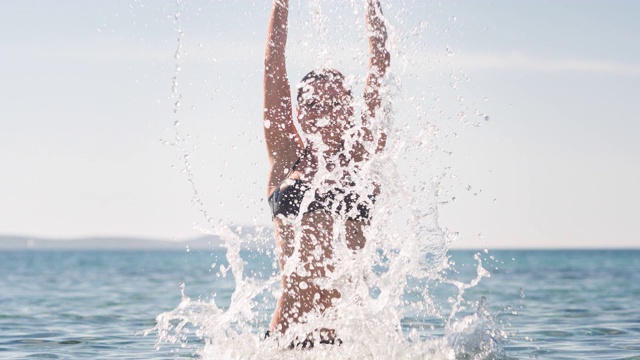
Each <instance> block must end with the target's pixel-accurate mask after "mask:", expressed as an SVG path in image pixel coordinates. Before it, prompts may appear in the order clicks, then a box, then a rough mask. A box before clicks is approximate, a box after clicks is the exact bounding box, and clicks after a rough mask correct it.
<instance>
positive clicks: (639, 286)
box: [0, 250, 640, 359]
mask: <svg viewBox="0 0 640 360" xmlns="http://www.w3.org/2000/svg"><path fill="white" fill-rule="evenodd" d="M477 253H478V252H472V251H452V252H451V257H452V259H453V260H454V261H455V262H456V264H457V268H458V270H459V272H460V273H459V275H458V276H459V277H461V278H462V277H464V278H470V277H473V276H474V275H475V267H476V262H475V261H474V260H473V256H474V255H475V254H477ZM479 254H480V257H481V259H483V260H484V263H485V266H486V268H487V269H488V270H489V271H491V277H489V278H484V279H483V280H482V281H481V282H480V283H479V284H478V286H476V287H475V288H473V289H469V290H467V291H466V292H465V294H464V298H465V302H466V301H468V302H469V306H468V309H467V311H465V312H464V313H461V314H459V315H458V316H456V318H457V319H458V320H461V321H462V322H461V323H463V324H465V325H463V327H464V328H465V329H466V331H462V332H460V333H459V334H457V335H455V336H449V337H446V336H445V334H446V330H445V328H446V322H447V319H442V318H436V317H434V318H422V319H416V318H414V317H412V316H411V315H410V311H408V314H407V316H406V317H404V318H402V319H401V324H402V331H403V332H404V333H411V331H412V329H415V331H416V332H417V334H418V335H419V337H420V338H421V339H423V340H424V341H427V342H429V341H431V342H430V343H429V344H430V346H431V347H432V348H433V350H434V353H433V354H432V356H426V358H455V357H456V356H457V357H458V358H474V357H476V355H475V354H479V353H481V352H482V350H481V347H482V345H483V344H484V345H489V346H490V347H491V349H493V350H492V354H490V355H489V357H491V356H495V357H498V358H500V357H504V358H520V359H527V358H530V357H538V358H542V359H586V358H588V359H625V358H626V359H640V340H639V339H640V306H639V303H638V298H640V251H638V250H632V251H629V250H620V251H603V250H594V251H491V252H489V253H488V254H485V253H484V252H479ZM242 255H243V256H242V257H243V258H244V259H245V260H246V261H247V266H246V268H245V270H246V272H247V274H249V273H251V272H256V271H257V272H263V271H264V270H263V269H264V268H265V267H266V268H267V269H273V268H272V259H271V258H269V257H268V256H262V255H259V256H257V257H256V255H257V253H255V252H254V253H250V252H243V254H242ZM491 256H493V257H494V259H496V261H493V260H492V259H491V258H490V257H491ZM223 258H224V254H223V252H221V251H216V252H213V253H210V252H205V253H203V252H200V251H192V252H190V253H187V252H175V251H166V252H163V251H153V252H151V251H126V252H91V251H85V252H83V251H73V252H72V251H20V252H10V251H5V252H0V274H1V275H2V279H3V280H2V282H0V294H2V295H0V358H2V359H18V358H53V359H55V358H60V359H87V358H101V359H104V358H113V359H172V358H178V357H200V356H201V355H198V354H202V352H203V351H204V349H205V340H204V339H199V338H198V337H197V336H196V335H195V334H194V333H191V334H190V335H188V336H187V338H188V339H187V340H188V342H187V343H186V344H185V345H184V347H182V346H180V345H178V346H176V345H173V344H168V343H162V344H160V347H159V350H156V349H155V346H156V340H157V338H156V336H155V335H153V334H151V335H148V336H143V335H142V334H143V332H144V331H145V330H147V329H150V328H153V327H154V326H155V324H156V321H155V318H156V316H157V315H158V313H159V312H162V311H164V310H166V311H169V310H171V309H173V308H175V306H176V304H178V303H180V301H181V299H180V285H179V284H180V283H181V282H183V283H186V284H187V286H186V287H185V290H184V292H185V294H186V295H187V296H189V297H190V298H191V299H194V300H195V299H198V298H202V299H204V300H205V301H207V302H208V300H209V299H210V298H211V294H210V292H211V291H212V290H215V292H216V296H215V300H216V302H217V304H218V306H219V307H220V308H221V309H226V308H228V306H229V305H230V301H231V294H232V293H233V291H234V281H233V279H232V278H231V277H229V276H228V277H226V278H221V277H217V276H216V271H212V270H211V264H213V263H217V264H218V265H219V264H225V261H224V260H223ZM441 290H442V291H435V292H434V302H435V303H436V304H447V303H448V300H447V298H448V297H449V296H450V294H449V293H450V292H451V291H450V290H449V291H445V290H446V289H445V288H444V287H443V288H442V289H441ZM483 296H484V297H485V298H486V299H487V304H486V312H482V313H483V314H480V317H478V318H473V317H471V318H466V319H467V320H468V321H467V320H464V321H463V319H465V316H467V315H468V314H473V313H474V311H475V308H476V307H477V302H478V301H479V299H480V298H481V297H483ZM441 306H442V305H441ZM272 310H273V303H272V302H269V303H268V304H265V305H264V307H262V308H260V309H258V310H257V311H256V315H257V320H256V321H255V324H254V329H252V331H251V333H252V334H253V335H251V336H248V337H247V339H243V341H245V342H246V341H248V342H250V343H249V344H247V343H243V345H246V346H248V347H250V348H255V349H258V350H259V351H260V350H261V349H264V353H268V352H270V351H273V350H271V349H270V345H269V344H268V343H266V342H265V341H262V340H261V336H260V335H261V333H262V332H263V331H264V330H266V328H267V322H268V318H269V316H270V312H271V311H272ZM201 316H202V317H203V319H204V318H206V316H207V314H202V315H201ZM472 323H473V324H476V325H475V326H473V325H471V324H472ZM476 329H480V331H479V332H478V331H477V330H476ZM487 333H489V334H492V339H491V338H490V337H488V336H487V335H486V334H487ZM442 338H445V340H444V341H441V342H439V341H437V339H442ZM493 339H495V341H496V344H495V345H494V342H493V341H494V340H493ZM228 341H230V343H229V344H228V346H229V348H236V347H237V345H238V342H239V341H240V340H234V339H228ZM354 341H356V340H354ZM375 341H376V343H380V344H382V345H387V346H388V347H393V346H394V344H393V343H389V342H390V341H391V339H390V338H389V337H384V336H382V337H380V338H377V339H375ZM347 345H349V344H347V343H346V342H345V344H343V346H344V348H345V349H347V348H348V347H347ZM463 348H466V349H467V350H468V351H463ZM452 349H453V351H452ZM338 350H340V349H339V348H335V349H333V348H331V349H320V348H315V349H313V350H311V351H306V352H301V351H291V350H280V352H277V353H276V354H275V355H274V356H273V358H278V357H285V358H286V357H291V358H294V357H299V356H300V355H304V356H307V357H309V358H322V357H324V358H332V356H331V355H332V354H333V355H335V354H337V353H339V351H338ZM323 351H324V352H325V353H323ZM456 353H457V355H456ZM404 355H406V356H398V357H399V358H406V357H410V356H411V354H410V353H409V354H404ZM254 357H255V358H265V357H264V356H261V354H260V353H257V354H255V356H254ZM211 358H221V357H220V356H215V355H214V354H211ZM353 358H356V357H353Z"/></svg>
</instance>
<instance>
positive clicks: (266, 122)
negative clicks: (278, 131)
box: [264, 109, 271, 129]
mask: <svg viewBox="0 0 640 360" xmlns="http://www.w3.org/2000/svg"><path fill="white" fill-rule="evenodd" d="M265 111H266V109H265ZM270 127H271V121H269V120H265V121H264V128H265V129H268V128H270Z"/></svg>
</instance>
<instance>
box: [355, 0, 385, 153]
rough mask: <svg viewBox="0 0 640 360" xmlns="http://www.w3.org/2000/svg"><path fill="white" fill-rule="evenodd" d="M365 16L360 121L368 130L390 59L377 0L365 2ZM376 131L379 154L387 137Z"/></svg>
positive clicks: (367, 136)
mask: <svg viewBox="0 0 640 360" xmlns="http://www.w3.org/2000/svg"><path fill="white" fill-rule="evenodd" d="M365 16H366V18H365V21H366V24H367V37H368V39H369V74H368V76H367V82H366V84H365V88H364V100H365V103H366V109H365V114H364V116H363V119H362V120H363V125H364V126H365V128H368V127H369V126H370V119H372V118H375V117H376V115H377V114H378V112H379V111H380V106H381V103H382V101H381V96H380V86H381V85H382V79H383V78H384V76H385V75H386V73H387V68H388V67H389V64H390V61H391V57H390V56H389V51H387V48H386V42H387V28H386V27H385V25H384V17H383V16H382V8H381V7H380V1H379V0H367V11H366V14H365ZM377 130H378V131H379V136H378V146H377V148H376V152H380V151H382V149H383V148H384V146H385V144H386V140H387V135H386V133H385V132H384V129H377ZM364 140H365V141H366V140H369V141H372V140H373V135H372V134H371V133H370V132H368V133H367V134H365V139H364Z"/></svg>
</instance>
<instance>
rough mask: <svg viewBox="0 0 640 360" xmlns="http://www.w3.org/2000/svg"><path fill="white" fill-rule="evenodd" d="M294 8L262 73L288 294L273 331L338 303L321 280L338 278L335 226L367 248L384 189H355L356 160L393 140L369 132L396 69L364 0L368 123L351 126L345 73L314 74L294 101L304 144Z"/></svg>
mask: <svg viewBox="0 0 640 360" xmlns="http://www.w3.org/2000/svg"><path fill="white" fill-rule="evenodd" d="M288 11H289V1H288V0H274V2H273V9H272V11H271V18H270V22H269V29H268V36H267V49H266V54H265V75H264V135H265V140H266V144H267V154H268V156H269V164H270V172H269V177H268V185H267V195H268V196H269V205H270V207H271V210H272V212H273V223H274V226H275V235H276V243H277V249H278V260H279V265H280V269H281V271H283V276H282V295H281V297H280V299H279V300H278V303H277V306H276V310H275V313H274V315H273V320H272V322H271V325H270V332H271V333H274V334H275V333H279V334H284V333H285V332H286V331H287V329H288V328H289V327H290V326H291V324H294V323H304V322H305V317H306V316H307V315H308V314H311V313H318V314H322V313H323V312H324V311H325V310H326V309H327V308H329V307H331V306H332V302H333V301H334V300H335V299H337V298H339V297H340V294H339V293H338V291H337V290H335V289H331V288H326V287H322V286H320V285H319V283H320V282H319V281H317V280H321V279H323V278H326V277H327V275H328V274H329V273H330V272H331V271H333V266H332V264H331V258H332V252H333V248H332V244H331V240H332V239H333V231H334V222H336V221H341V222H340V224H344V226H345V229H344V231H345V234H346V241H347V246H348V247H349V248H350V249H352V250H354V251H355V250H357V249H360V248H362V247H363V246H364V244H365V239H364V235H363V231H364V227H365V226H367V225H368V224H369V207H370V205H371V203H372V202H373V194H375V193H376V192H377V191H378V187H377V186H375V191H373V194H372V195H369V196H358V194H356V193H355V192H353V191H352V189H350V188H353V187H354V186H355V183H354V181H353V179H354V177H356V176H355V175H356V174H355V172H356V171H357V169H358V163H361V164H362V162H363V161H365V160H367V158H368V155H369V153H370V152H371V151H375V152H378V151H381V150H382V148H383V147H384V144H385V139H386V137H385V134H384V133H383V132H382V131H380V130H378V131H376V132H377V134H376V135H377V136H374V133H373V132H372V131H371V129H368V128H367V126H368V124H369V123H371V121H370V120H371V119H372V118H373V117H375V116H376V113H377V112H379V111H380V104H381V100H380V94H379V87H380V84H381V82H382V79H383V77H384V76H385V73H386V71H387V68H388V66H389V53H388V51H387V50H386V48H385V42H386V39H387V33H386V28H385V25H384V20H383V17H382V12H381V8H380V3H379V0H367V11H366V24H367V34H368V40H369V53H370V57H369V73H368V76H367V80H366V84H365V92H364V100H365V105H366V106H365V107H366V108H365V109H364V110H363V115H362V119H361V121H360V122H361V124H359V125H358V124H356V121H354V119H352V117H353V115H354V110H353V105H352V103H351V100H352V99H351V92H350V91H349V89H348V88H347V87H346V85H345V83H344V76H343V75H342V74H341V73H340V72H338V71H337V70H333V69H322V70H319V71H313V72H311V73H309V74H308V75H307V76H305V77H304V78H303V79H302V83H301V85H300V86H299V88H298V94H297V100H298V105H297V108H296V110H297V120H298V123H299V124H300V128H301V129H302V131H303V132H304V133H305V134H306V135H307V138H308V140H309V142H308V144H307V145H305V144H304V142H303V140H302V138H301V136H300V134H298V131H297V130H296V127H295V125H294V120H293V112H292V102H291V93H290V87H289V80H288V77H287V71H286V57H285V47H286V41H287V22H288ZM374 138H377V143H375V144H373V142H374ZM372 144H373V146H371V145H372ZM367 149H369V150H370V151H367ZM369 185H371V184H369ZM370 187H372V186H370ZM334 339H335V334H334V331H332V330H326V329H322V330H321V331H320V339H319V340H320V342H321V343H333V342H334ZM312 341H313V339H311V338H310V337H309V338H307V339H305V340H304V341H303V343H302V345H303V346H312V344H313V343H312Z"/></svg>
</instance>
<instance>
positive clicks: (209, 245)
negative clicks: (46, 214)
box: [0, 227, 273, 251]
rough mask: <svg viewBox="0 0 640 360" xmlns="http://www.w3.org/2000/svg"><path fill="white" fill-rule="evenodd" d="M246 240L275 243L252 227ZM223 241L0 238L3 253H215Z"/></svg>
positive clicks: (204, 238) (245, 244) (247, 244)
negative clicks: (188, 250)
mask: <svg viewBox="0 0 640 360" xmlns="http://www.w3.org/2000/svg"><path fill="white" fill-rule="evenodd" d="M241 237H242V238H243V239H255V238H258V239H260V240H259V241H256V242H255V244H254V242H253V241H251V240H250V241H244V242H243V248H246V247H253V246H254V245H256V246H257V245H264V244H269V243H273V242H272V241H271V237H272V235H271V234H270V232H268V231H265V230H264V229H255V228H252V227H247V228H243V231H242V233H241ZM223 243H224V242H223V241H222V239H220V237H218V236H213V235H207V236H202V237H199V238H196V239H191V240H184V241H168V240H153V239H143V238H133V237H112V236H109V237H107V236H105V237H87V238H79V239H46V238H38V237H29V236H0V251H2V250H29V249H34V250H144V249H149V250H154V249H157V250H164V249H166V250H184V249H186V248H189V249H202V250H215V249H220V248H222V245H223Z"/></svg>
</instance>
